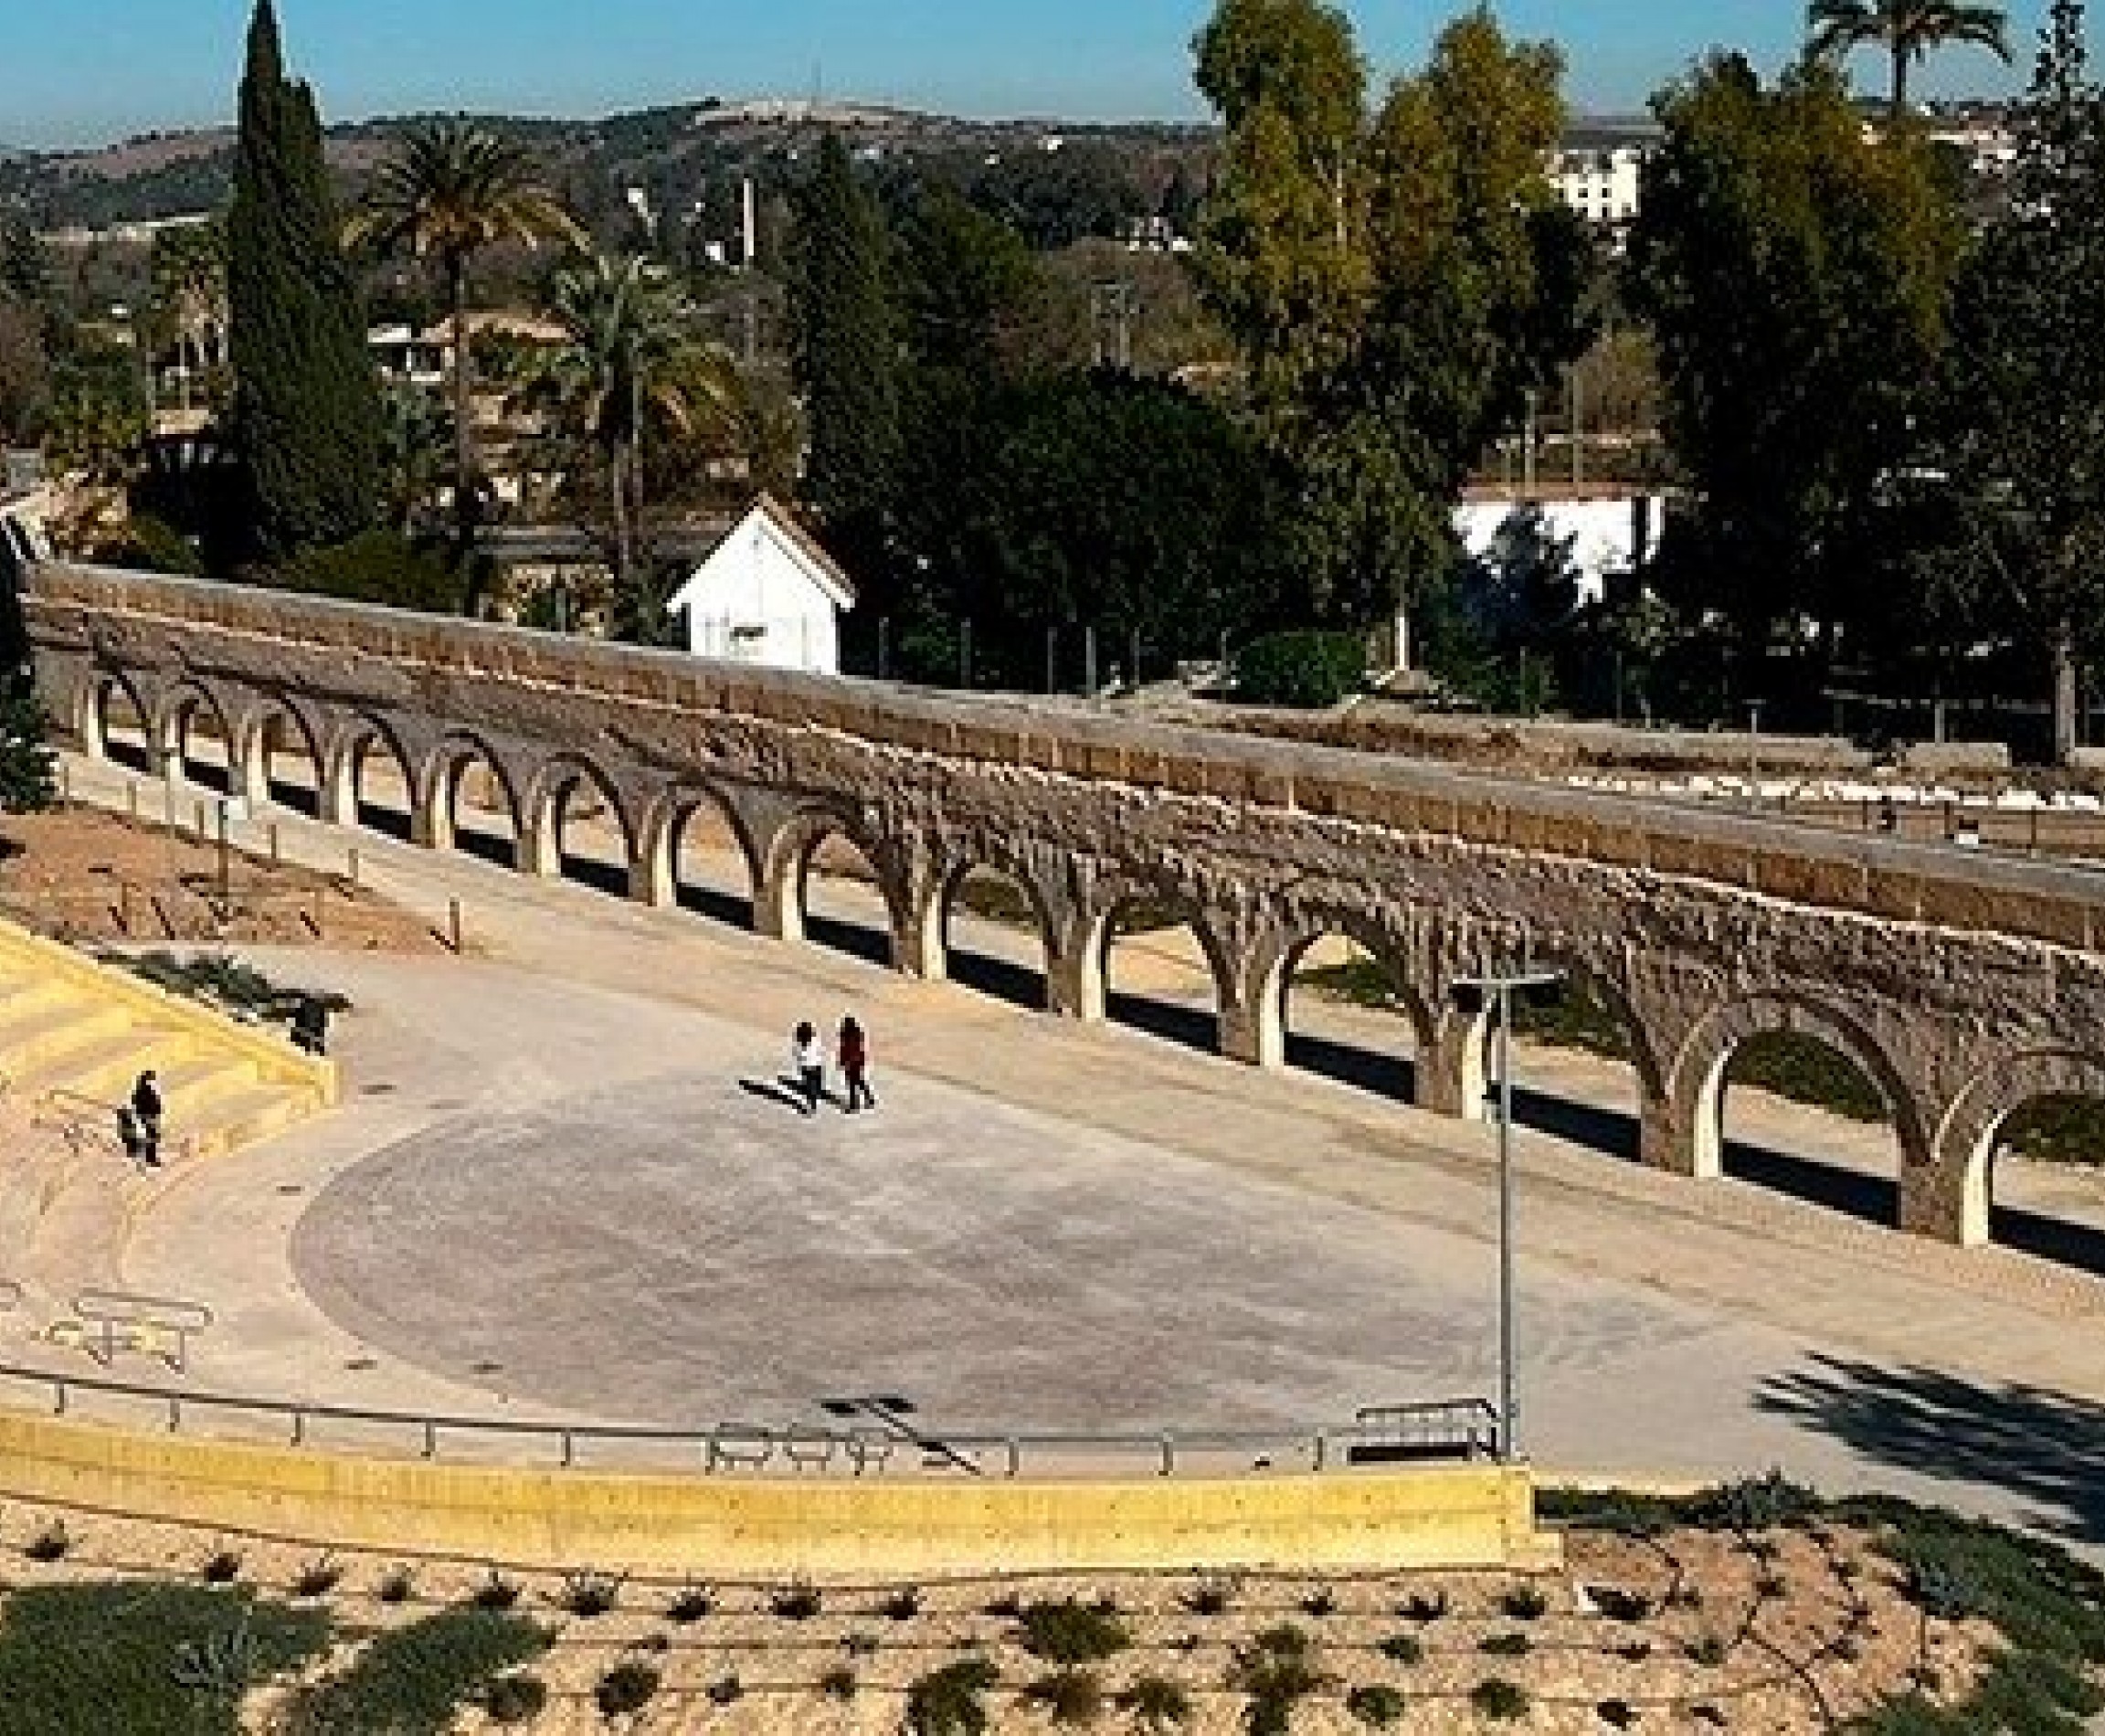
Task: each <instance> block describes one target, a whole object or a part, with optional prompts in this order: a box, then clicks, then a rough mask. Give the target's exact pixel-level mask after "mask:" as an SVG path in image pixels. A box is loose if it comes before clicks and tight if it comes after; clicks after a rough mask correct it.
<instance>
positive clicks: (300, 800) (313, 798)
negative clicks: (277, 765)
mask: <svg viewBox="0 0 2105 1736" xmlns="http://www.w3.org/2000/svg"><path fill="white" fill-rule="evenodd" d="M270 799H271V800H272V801H274V802H276V803H277V804H278V806H279V807H280V808H284V809H289V810H291V811H292V812H293V813H296V814H301V815H303V816H304V817H305V818H307V819H309V820H319V819H320V818H321V817H322V798H321V796H320V795H319V794H317V793H316V791H315V789H314V786H313V785H312V784H288V783H281V782H280V781H279V779H277V778H272V779H271V780H270Z"/></svg>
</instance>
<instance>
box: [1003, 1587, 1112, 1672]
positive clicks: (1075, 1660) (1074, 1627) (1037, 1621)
mask: <svg viewBox="0 0 2105 1736" xmlns="http://www.w3.org/2000/svg"><path fill="white" fill-rule="evenodd" d="M1017 1620H1018V1622H1019V1623H1020V1624H1021V1628H1022V1632H1021V1635H1020V1643H1021V1646H1022V1647H1023V1649H1024V1650H1025V1651H1027V1652H1029V1653H1030V1654H1031V1657H1042V1658H1043V1659H1044V1660H1045V1661H1046V1662H1047V1663H1049V1664H1059V1665H1063V1666H1065V1667H1068V1668H1073V1667H1075V1666H1077V1665H1081V1664H1095V1663H1101V1662H1102V1661H1103V1660H1104V1659H1105V1658H1106V1657H1116V1656H1117V1654H1118V1653H1120V1652H1122V1651H1124V1650H1125V1649H1126V1647H1127V1646H1129V1645H1130V1644H1131V1643H1132V1641H1131V1639H1130V1637H1129V1636H1128V1635H1127V1632H1126V1625H1125V1624H1124V1623H1123V1622H1121V1621H1120V1620H1119V1619H1118V1618H1117V1616H1116V1614H1110V1613H1109V1612H1107V1611H1105V1610H1104V1609H1101V1608H1098V1607H1095V1606H1093V1605H1091V1604H1077V1603H1075V1602H1074V1600H1073V1599H1068V1600H1066V1601H1064V1602H1062V1603H1056V1604H1054V1603H1046V1604H1027V1605H1026V1606H1025V1607H1024V1609H1023V1611H1022V1613H1021V1614H1020V1615H1019V1616H1018V1617H1017Z"/></svg>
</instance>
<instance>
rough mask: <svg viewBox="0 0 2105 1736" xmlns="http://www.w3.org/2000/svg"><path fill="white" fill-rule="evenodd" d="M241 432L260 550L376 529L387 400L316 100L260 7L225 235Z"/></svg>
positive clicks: (264, 5)
mask: <svg viewBox="0 0 2105 1736" xmlns="http://www.w3.org/2000/svg"><path fill="white" fill-rule="evenodd" d="M227 292H228V301H229V303H230V307H231V312H232V320H231V332H230V344H231V359H232V362H233V367H234V379H235V413H234V422H235V429H236V434H237V438H238V443H239V446H240V449H241V452H242V456H243V459H244V460H245V461H246V462H247V465H248V467H249V475H250V478H251V481H252V484H253V488H254V492H255V512H256V526H255V528H256V535H257V540H258V542H259V545H260V546H261V548H262V551H263V552H264V553H265V554H267V555H270V556H275V557H279V558H282V557H285V556H290V555H291V554H293V553H294V552H295V551H297V550H299V549H301V548H307V547H313V546H318V545H326V544H331V543H340V542H344V541H346V540H347V539H349V538H350V537H352V536H354V535H357V534H358V533H359V532H360V531H362V530H364V529H365V527H366V526H367V525H368V524H371V523H372V520H373V515H374V503H375V501H376V496H377V493H378V487H379V449H380V413H379V393H378V387H377V385H376V381H375V377H374V373H373V366H372V363H371V360H370V358H369V357H368V356H367V355H366V352H365V323H364V319H363V317H362V313H361V310H360V306H359V301H358V295H357V291H356V286H355V285H354V282H353V280H352V276H351V272H350V270H349V267H348V265H347V264H346V262H345V260H344V251H343V247H342V244H341V241H340V239H339V224H338V220H337V216H336V211H335V208H334V206H333V202H332V200H331V196H330V191H329V177H328V172H327V170H326V168H325V166H324V164H323V157H322V124H321V120H320V117H319V116H318V115H317V113H316V111H315V106H314V96H313V92H312V90H309V89H308V87H307V86H306V85H305V84H303V83H297V82H293V81H291V80H290V79H287V78H286V76H285V63H284V53H283V49H282V47H281V45H280V39H279V34H278V19H277V15H276V13H275V11H274V10H273V8H272V6H271V0H257V6H256V13H255V17H254V20H253V22H252V23H251V25H250V26H249V60H248V68H247V70H246V72H245V73H244V74H243V77H242V80H241V123H240V136H239V141H238V146H237V152H236V160H235V172H234V204H233V208H232V210H231V212H230V213H229V215H228V217H227Z"/></svg>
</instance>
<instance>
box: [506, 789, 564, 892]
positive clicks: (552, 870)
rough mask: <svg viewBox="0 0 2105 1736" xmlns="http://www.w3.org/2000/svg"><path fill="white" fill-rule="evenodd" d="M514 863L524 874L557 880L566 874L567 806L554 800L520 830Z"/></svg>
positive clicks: (545, 804)
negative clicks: (565, 811) (564, 824)
mask: <svg viewBox="0 0 2105 1736" xmlns="http://www.w3.org/2000/svg"><path fill="white" fill-rule="evenodd" d="M514 861H515V862H516V863H517V864H518V868H519V872H520V873H523V874H533V875H535V876H536V877H538V878H539V879H542V880H554V879H555V878H556V877H557V876H558V875H560V874H561V873H562V872H563V805H562V799H561V798H560V797H552V798H550V799H548V800H547V801H545V802H543V803H542V804H541V807H540V810H538V811H537V812H535V813H533V814H530V815H529V816H528V817H527V820H526V823H525V825H524V827H522V828H521V829H520V832H519V842H518V843H517V845H516V846H515V855H514Z"/></svg>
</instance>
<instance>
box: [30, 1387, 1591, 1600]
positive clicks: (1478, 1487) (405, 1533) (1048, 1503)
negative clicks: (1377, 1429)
mask: <svg viewBox="0 0 2105 1736" xmlns="http://www.w3.org/2000/svg"><path fill="white" fill-rule="evenodd" d="M0 1493H4V1494H5V1495H8V1496H12V1497H14V1498H18V1499H26V1500H37V1499H43V1500H50V1501H56V1502H62V1503H67V1504H70V1505H78V1506H82V1507H91V1508H100V1509H104V1510H109V1511H116V1512H124V1513H131V1514H134V1515H137V1516H139V1517H141V1518H145V1519H167V1520H174V1521H177V1522H181V1523H185V1524H193V1525H197V1526H200V1527H206V1528H221V1529H226V1530H256V1531H269V1532H272V1533H275V1534H279V1535H282V1536H290V1537H297V1538H299V1539H301V1540H307V1541H312V1542H314V1543H318V1544H332V1545H335V1546H337V1547H339V1548H368V1549H377V1550H391V1549H392V1550H403V1551H428V1552H432V1553H443V1554H452V1555H462V1556H469V1557H472V1558H485V1559H490V1560H496V1561H511V1562H517V1563H520V1564H523V1565H541V1566H547V1567H562V1568H575V1567H580V1566H586V1565H590V1566H595V1567H602V1568H632V1569H636V1570H640V1571H651V1570H671V1571H679V1572H710V1573H718V1574H723V1575H726V1576H748V1577H754V1578H770V1577H779V1576H783V1575H787V1574H793V1573H794V1574H808V1575H810V1576H811V1577H813V1578H819V1579H845V1578H862V1579H869V1578H875V1577H885V1578H897V1577H904V1578H941V1577H944V1576H953V1577H956V1576H963V1575H982V1574H989V1573H997V1572H1057V1571H1062V1570H1075V1571H1088V1570H1097V1571H1109V1570H1134V1571H1144V1570H1148V1569H1155V1568H1222V1569H1225V1568H1237V1567H1242V1568H1257V1567H1279V1568H1306V1569H1315V1568H1328V1569H1343V1568H1391V1567H1513V1568H1539V1567H1548V1566H1551V1565H1554V1564H1555V1563H1556V1561H1558V1560H1559V1558H1560V1546H1559V1543H1558V1540H1557V1539H1556V1538H1555V1537H1553V1536H1550V1535H1547V1534H1545V1533H1542V1532H1540V1531H1539V1530H1537V1529H1536V1526H1535V1497H1534V1485H1533V1479H1532V1477H1531V1475H1530V1473H1529V1471H1528V1470H1527V1469H1526V1468H1525V1467H1513V1468H1507V1467H1503V1466H1438V1467H1429V1468H1414V1469H1409V1470H1399V1471H1379V1472H1375V1471H1370V1472H1349V1473H1342V1474H1339V1475H1336V1476H1329V1477H1309V1476H1281V1477H1265V1476H1253V1477H1239V1478H1219V1479H1203V1478H1190V1479H1185V1478H1169V1477H1160V1478H1148V1479H1147V1480H1145V1481H1133V1482H1057V1483H1055V1482H1044V1483H1035V1482H1025V1481H1017V1482H1010V1481H1004V1480H995V1479H991V1478H989V1479H987V1480H983V1481H982V1480H978V1479H972V1480H959V1481H954V1482H952V1481H935V1480H928V1481H920V1480H905V1479H901V1480H897V1481H892V1480H881V1479H873V1480H868V1481H862V1482H846V1481H820V1480H817V1479H813V1480H810V1481H806V1482H799V1481H795V1480H791V1479H787V1478H786V1479H780V1480H762V1479H756V1478H736V1477H715V1478H712V1477H704V1476H703V1475H700V1474H699V1473H698V1474H696V1475H694V1476H693V1477H666V1476H655V1477H646V1476H621V1475H609V1474H602V1473H597V1472H587V1471H578V1470H569V1471H564V1470H555V1469H540V1470H534V1469H513V1468H500V1467H489V1466H468V1465H440V1464H434V1463H429V1462H425V1461H420V1460H403V1459H382V1458H364V1457H351V1456H347V1455H336V1454H330V1453H323V1452H310V1451H301V1450H298V1449H290V1448H276V1447H269V1446H258V1445H249V1444H246V1443H233V1442H221V1441H208V1440H195V1439H185V1438H182V1437H179V1436H175V1435H164V1434H144V1433H133V1432H131V1431H127V1430H122V1429H115V1428H109V1427H105V1426H102V1425H100V1424H83V1423H76V1422H71V1421H66V1420H61V1419H58V1418H50V1417H29V1416H19V1415H0Z"/></svg>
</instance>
